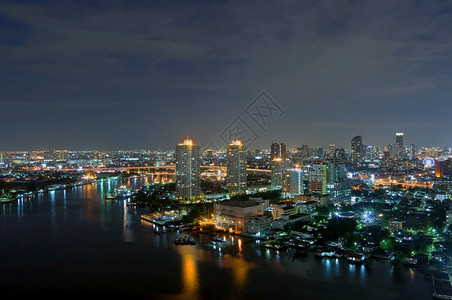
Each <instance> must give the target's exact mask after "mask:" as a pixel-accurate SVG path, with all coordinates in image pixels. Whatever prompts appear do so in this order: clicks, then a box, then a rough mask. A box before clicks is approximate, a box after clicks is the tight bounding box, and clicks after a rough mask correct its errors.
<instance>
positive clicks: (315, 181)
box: [309, 158, 327, 195]
mask: <svg viewBox="0 0 452 300" xmlns="http://www.w3.org/2000/svg"><path fill="white" fill-rule="evenodd" d="M326 172H327V164H326V159H321V158H316V159H314V160H313V161H312V165H311V169H310V170H309V192H310V193H318V194H322V195H324V194H327V189H326V185H327V181H326V180H327V174H326Z"/></svg>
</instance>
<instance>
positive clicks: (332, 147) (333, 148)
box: [328, 144, 336, 157]
mask: <svg viewBox="0 0 452 300" xmlns="http://www.w3.org/2000/svg"><path fill="white" fill-rule="evenodd" d="M335 151H336V145H335V144H330V147H329V148H328V155H329V157H334V153H335Z"/></svg>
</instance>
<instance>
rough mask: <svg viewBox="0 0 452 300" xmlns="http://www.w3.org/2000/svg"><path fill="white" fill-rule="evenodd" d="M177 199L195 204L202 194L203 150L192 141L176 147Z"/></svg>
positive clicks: (187, 140) (188, 140)
mask: <svg viewBox="0 0 452 300" xmlns="http://www.w3.org/2000/svg"><path fill="white" fill-rule="evenodd" d="M176 198H177V199H178V200H181V201H187V202H195V201H197V200H200V199H201V198H202V193H201V148H200V146H198V145H195V144H194V143H193V140H191V139H188V138H187V139H185V140H184V142H183V143H181V144H178V145H177V146H176Z"/></svg>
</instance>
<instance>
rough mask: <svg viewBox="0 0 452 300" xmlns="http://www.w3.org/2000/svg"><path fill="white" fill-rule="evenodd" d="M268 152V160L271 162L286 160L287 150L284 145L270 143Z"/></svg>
mask: <svg viewBox="0 0 452 300" xmlns="http://www.w3.org/2000/svg"><path fill="white" fill-rule="evenodd" d="M270 150H271V152H270V159H271V160H273V159H275V158H287V149H286V145H285V144H284V143H281V144H278V143H272V145H271V149H270Z"/></svg>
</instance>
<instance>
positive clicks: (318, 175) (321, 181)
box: [309, 158, 351, 202]
mask: <svg viewBox="0 0 452 300" xmlns="http://www.w3.org/2000/svg"><path fill="white" fill-rule="evenodd" d="M309 192H310V193H317V194H330V195H331V198H332V200H333V201H334V202H338V201H347V200H348V199H349V198H350V192H351V186H350V182H349V180H348V179H347V174H346V169H345V164H344V162H343V160H342V159H339V158H322V159H314V160H313V162H312V165H311V170H310V178H309Z"/></svg>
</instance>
